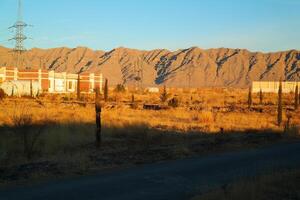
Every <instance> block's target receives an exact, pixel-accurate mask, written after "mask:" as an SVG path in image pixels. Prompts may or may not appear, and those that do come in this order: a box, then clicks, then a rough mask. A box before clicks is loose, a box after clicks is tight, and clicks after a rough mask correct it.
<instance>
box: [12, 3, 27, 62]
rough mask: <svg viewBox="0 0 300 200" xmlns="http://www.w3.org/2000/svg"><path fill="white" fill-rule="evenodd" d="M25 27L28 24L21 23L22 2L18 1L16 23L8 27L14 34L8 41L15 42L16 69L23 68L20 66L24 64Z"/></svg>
mask: <svg viewBox="0 0 300 200" xmlns="http://www.w3.org/2000/svg"><path fill="white" fill-rule="evenodd" d="M27 26H28V24H26V23H25V22H24V21H23V12H22V0H19V5H18V18H17V22H16V23H15V24H14V25H13V26H11V27H9V29H12V30H13V31H14V32H15V35H14V37H13V38H11V39H10V41H12V40H13V41H15V47H14V49H13V53H14V59H15V61H16V67H17V68H20V67H23V66H22V65H23V64H24V62H23V61H24V58H23V56H24V52H25V51H26V49H25V47H24V41H25V40H27V39H28V38H27V37H26V35H24V29H25V28H26V27H27Z"/></svg>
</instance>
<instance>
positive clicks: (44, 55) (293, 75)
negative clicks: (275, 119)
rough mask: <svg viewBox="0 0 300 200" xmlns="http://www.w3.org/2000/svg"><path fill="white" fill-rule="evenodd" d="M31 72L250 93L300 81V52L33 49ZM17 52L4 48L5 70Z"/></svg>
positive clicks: (1, 52)
mask: <svg viewBox="0 0 300 200" xmlns="http://www.w3.org/2000/svg"><path fill="white" fill-rule="evenodd" d="M25 58H26V59H25V60H26V63H27V65H28V66H31V67H32V68H39V66H40V63H43V66H44V68H45V69H48V70H55V71H57V72H61V71H67V72H73V73H78V72H84V71H87V72H102V73H103V75H104V77H106V78H108V79H109V81H110V83H111V84H113V85H115V84H118V83H122V84H127V85H128V84H135V83H136V82H138V81H139V80H142V84H143V85H144V86H154V85H165V84H166V85H168V86H169V87H189V86H190V87H205V86H206V87H212V86H231V87H246V86H247V85H249V83H251V81H253V80H269V81H272V80H279V79H280V78H281V77H282V78H283V79H284V80H290V81H293V80H298V81H299V80H300V51H296V50H291V51H285V52H276V53H260V52H250V51H248V50H242V49H227V48H219V49H207V50H204V49H200V48H197V47H193V48H189V49H183V50H178V51H174V52H171V51H168V50H152V51H142V50H135V49H128V48H116V49H114V50H112V51H110V52H104V51H93V50H91V49H89V48H85V47H77V48H73V49H70V48H54V49H37V48H34V49H31V50H29V51H27V52H26V54H25ZM13 63H14V62H13V59H12V55H11V49H8V48H5V47H0V66H14V64H13Z"/></svg>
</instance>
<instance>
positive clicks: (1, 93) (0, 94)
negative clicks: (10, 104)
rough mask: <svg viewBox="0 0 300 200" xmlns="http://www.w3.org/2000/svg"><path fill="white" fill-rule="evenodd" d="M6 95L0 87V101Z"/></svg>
mask: <svg viewBox="0 0 300 200" xmlns="http://www.w3.org/2000/svg"><path fill="white" fill-rule="evenodd" d="M5 97H6V94H5V92H4V90H3V89H1V88H0V101H1V100H3V99H4V98H5Z"/></svg>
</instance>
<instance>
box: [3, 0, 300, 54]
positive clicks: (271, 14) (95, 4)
mask: <svg viewBox="0 0 300 200" xmlns="http://www.w3.org/2000/svg"><path fill="white" fill-rule="evenodd" d="M17 5H18V0H0V45H2V46H7V47H13V46H14V43H13V42H12V41H10V42H8V41H7V40H8V39H9V38H11V37H13V33H12V32H10V31H9V30H8V29H7V28H8V27H10V26H11V25H13V24H14V22H15V21H16V20H17ZM299 8H300V0H23V19H24V21H25V22H26V23H28V24H31V25H33V26H32V27H27V28H26V30H25V33H26V35H27V36H28V37H29V38H31V39H28V40H27V41H26V42H25V45H26V48H27V49H30V48H33V47H38V48H55V47H63V46H65V47H71V48H74V47H77V46H85V47H90V48H92V49H95V50H96V49H97V50H105V51H109V50H111V49H114V48H117V47H128V48H135V49H144V50H151V49H169V50H177V49H184V48H189V47H193V46H198V47H200V48H203V49H208V48H219V47H226V48H240V49H249V50H251V51H263V52H273V51H283V50H289V49H300V38H299V37H300V12H299Z"/></svg>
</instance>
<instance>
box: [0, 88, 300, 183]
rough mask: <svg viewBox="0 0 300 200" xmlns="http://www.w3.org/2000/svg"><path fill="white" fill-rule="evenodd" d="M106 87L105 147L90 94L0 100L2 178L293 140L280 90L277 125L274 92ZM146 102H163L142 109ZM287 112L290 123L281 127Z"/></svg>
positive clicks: (296, 118) (295, 118)
mask: <svg viewBox="0 0 300 200" xmlns="http://www.w3.org/2000/svg"><path fill="white" fill-rule="evenodd" d="M132 94H133V93H131V92H113V91H110V92H109V99H108V102H106V103H104V102H102V144H101V148H100V149H97V148H96V147H95V105H94V101H95V100H94V96H93V95H85V96H84V95H83V97H82V101H80V102H78V101H76V97H75V95H72V94H69V95H43V96H40V97H38V98H36V99H32V98H5V99H3V100H2V101H0V182H1V184H4V185H5V184H10V183H17V182H20V181H21V182H22V181H25V182H26V181H27V180H30V181H34V180H40V179H43V178H46V179H48V178H55V177H62V176H72V175H76V174H79V175H80V174H87V173H93V172H94V171H98V170H101V169H105V168H112V167H120V166H122V167H123V166H130V165H136V164H143V163H151V162H157V161H161V160H170V159H178V158H183V157H188V156H194V155H202V154H207V153H211V152H222V151H232V150H238V149H242V148H256V147H260V146H262V145H267V144H271V143H277V142H285V141H286V142H289V141H294V140H298V139H299V138H298V135H299V126H298V125H299V124H300V110H299V109H298V110H294V107H293V99H294V95H293V94H284V98H283V123H282V125H281V126H278V125H277V94H264V98H263V103H262V104H260V103H259V96H258V94H253V95H252V98H253V105H252V106H251V108H248V105H247V98H248V91H247V90H239V89H201V90H200V89H199V90H194V91H176V90H170V91H169V92H168V98H169V99H172V98H174V97H175V98H176V99H177V100H178V105H177V106H173V107H172V106H167V104H168V103H162V102H161V100H160V95H161V94H150V93H134V101H133V100H132V98H133V97H132ZM144 104H160V105H162V104H163V105H164V106H163V108H164V109H162V110H146V109H144V108H143V105H144ZM287 115H290V116H291V119H290V123H289V128H288V129H287V128H284V127H285V125H286V122H287V117H286V116H287Z"/></svg>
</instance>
